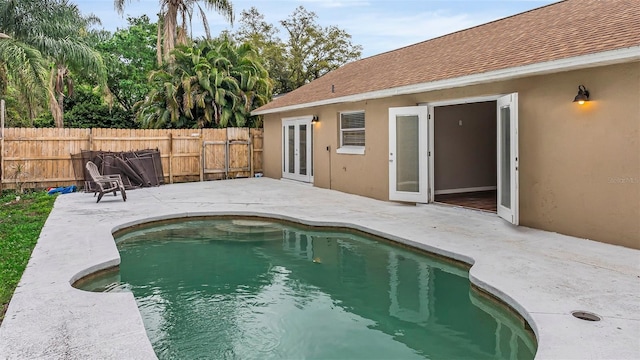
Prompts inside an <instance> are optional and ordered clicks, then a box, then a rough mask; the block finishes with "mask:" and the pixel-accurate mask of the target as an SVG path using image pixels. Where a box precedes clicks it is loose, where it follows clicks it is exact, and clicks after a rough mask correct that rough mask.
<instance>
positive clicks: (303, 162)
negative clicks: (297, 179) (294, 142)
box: [299, 125, 307, 175]
mask: <svg viewBox="0 0 640 360" xmlns="http://www.w3.org/2000/svg"><path fill="white" fill-rule="evenodd" d="M299 148H300V175H307V125H300V146H299Z"/></svg>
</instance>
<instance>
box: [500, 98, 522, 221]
mask: <svg viewBox="0 0 640 360" xmlns="http://www.w3.org/2000/svg"><path fill="white" fill-rule="evenodd" d="M497 109H498V149H497V150H498V151H497V152H498V183H497V185H498V216H500V217H501V218H503V219H505V220H507V221H508V222H510V223H512V224H515V225H518V223H519V217H518V206H519V196H518V193H519V191H518V93H513V94H509V95H505V96H503V97H500V98H498V101H497Z"/></svg>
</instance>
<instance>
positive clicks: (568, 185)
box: [264, 62, 640, 248]
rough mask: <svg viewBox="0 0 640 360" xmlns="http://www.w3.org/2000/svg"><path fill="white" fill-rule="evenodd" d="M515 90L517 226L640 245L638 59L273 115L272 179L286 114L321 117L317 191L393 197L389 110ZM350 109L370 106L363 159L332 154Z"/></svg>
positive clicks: (269, 141)
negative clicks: (585, 99)
mask: <svg viewBox="0 0 640 360" xmlns="http://www.w3.org/2000/svg"><path fill="white" fill-rule="evenodd" d="M579 84H584V85H585V86H586V87H587V89H588V90H589V91H590V92H591V99H592V101H591V102H589V103H587V104H585V105H583V106H580V105H578V104H576V103H572V102H571V101H572V99H573V97H574V96H575V95H576V93H577V90H578V89H577V87H578V85H579ZM512 92H518V96H519V99H518V100H519V102H518V108H519V109H518V110H519V113H518V115H519V151H520V159H519V160H520V168H519V171H520V173H519V179H520V188H519V194H520V224H521V225H524V226H530V227H534V228H539V229H543V230H550V231H555V232H559V233H563V234H568V235H573V236H578V237H584V238H589V239H593V240H598V241H602V242H607V243H611V244H618V245H623V246H627V247H633V248H640V220H639V219H640V62H635V63H628V64H620V65H611V66H605V67H598V68H592V69H583V70H576V71H571V72H565V73H559V74H549V75H541V76H535V77H529V78H523V79H517V80H510V81H503V82H498V83H492V84H485V85H476V86H469V87H464V88H456V89H448V90H442V91H434V92H428V93H421V94H414V95H406V96H397V97H392V98H386V99H378V100H369V101H362V102H357V103H350V104H339V105H331V106H324V107H321V108H311V109H306V110H302V111H295V112H287V113H281V114H270V115H267V116H266V117H265V139H264V144H265V150H264V170H265V175H266V176H269V177H273V178H280V177H281V169H280V167H281V153H282V149H281V144H280V143H281V131H282V130H281V118H283V117H291V116H302V115H318V116H319V118H320V122H319V123H318V124H316V125H314V126H315V135H314V154H315V159H314V160H315V161H314V165H315V171H314V174H315V179H314V184H315V186H319V187H323V188H329V187H331V188H332V189H335V190H339V191H344V192H349V193H354V194H359V195H363V196H369V197H373V198H376V199H381V200H387V199H388V191H389V190H388V188H389V176H388V175H389V169H388V166H389V165H388V148H389V141H388V108H389V107H395V106H413V105H416V104H418V103H428V102H434V101H442V100H452V99H460V98H466V97H474V96H485V95H486V96H488V95H498V94H508V93H512ZM349 110H365V117H366V125H365V126H366V150H365V154H364V155H341V154H336V152H335V149H336V145H337V144H338V113H339V112H340V111H349ZM327 146H330V147H331V152H328V151H326V147H327ZM330 157H331V167H329V158H330ZM330 174H331V177H330Z"/></svg>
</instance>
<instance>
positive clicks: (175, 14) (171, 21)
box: [114, 0, 233, 65]
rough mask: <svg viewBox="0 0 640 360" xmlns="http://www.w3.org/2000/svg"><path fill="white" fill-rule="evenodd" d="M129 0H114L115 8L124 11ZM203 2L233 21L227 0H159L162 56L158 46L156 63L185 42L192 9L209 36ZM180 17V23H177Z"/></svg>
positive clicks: (230, 7) (230, 6)
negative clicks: (201, 4)
mask: <svg viewBox="0 0 640 360" xmlns="http://www.w3.org/2000/svg"><path fill="white" fill-rule="evenodd" d="M130 1H131V0H114V5H115V7H116V10H117V11H118V12H119V13H120V14H122V13H123V12H124V5H125V3H128V2H130ZM201 2H202V3H204V7H205V8H206V9H209V10H215V11H216V12H218V13H220V14H222V15H223V16H224V17H225V18H226V19H227V20H229V22H230V23H233V5H232V4H231V2H230V1H228V0H160V16H161V18H162V37H161V36H160V34H161V32H160V30H161V28H160V23H159V24H158V28H157V30H158V31H157V34H158V39H162V42H163V46H162V48H163V49H162V55H163V56H162V57H161V56H160V46H158V48H157V61H158V65H161V64H162V60H163V59H164V61H170V54H171V52H172V51H173V49H174V48H175V46H176V45H186V44H187V39H188V35H187V20H189V21H191V19H192V17H193V11H194V10H195V8H196V7H197V9H198V11H199V13H200V17H201V18H202V24H203V25H204V29H205V31H206V35H207V39H210V38H211V33H210V31H209V24H208V22H207V17H206V14H205V12H204V9H203V8H202V6H200V3H201ZM178 19H180V24H178Z"/></svg>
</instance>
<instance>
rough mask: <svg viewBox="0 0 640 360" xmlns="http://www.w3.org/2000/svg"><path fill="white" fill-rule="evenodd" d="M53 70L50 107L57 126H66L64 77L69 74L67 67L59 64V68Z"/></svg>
mask: <svg viewBox="0 0 640 360" xmlns="http://www.w3.org/2000/svg"><path fill="white" fill-rule="evenodd" d="M53 72H54V73H55V74H54V73H52V79H51V85H52V88H53V92H52V96H51V99H50V100H49V108H50V109H51V115H53V120H54V121H55V124H56V127H58V128H62V127H64V84H65V83H64V77H65V75H66V74H67V67H66V66H64V65H58V67H57V69H54V70H53ZM54 94H55V95H54ZM56 96H57V99H56Z"/></svg>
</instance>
